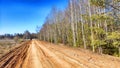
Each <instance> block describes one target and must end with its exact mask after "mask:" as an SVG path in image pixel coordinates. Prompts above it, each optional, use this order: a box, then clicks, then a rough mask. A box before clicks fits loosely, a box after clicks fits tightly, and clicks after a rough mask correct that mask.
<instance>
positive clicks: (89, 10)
mask: <svg viewBox="0 0 120 68" xmlns="http://www.w3.org/2000/svg"><path fill="white" fill-rule="evenodd" d="M119 7H120V1H119V0H69V1H68V6H67V7H66V9H65V10H59V9H58V8H56V7H53V8H52V10H51V12H50V13H49V14H48V16H47V17H46V20H45V22H44V24H43V26H42V28H41V29H40V30H39V32H38V33H37V35H38V38H39V39H40V40H44V41H49V42H51V43H63V44H67V45H70V46H74V47H81V48H84V49H90V50H92V51H93V52H99V53H104V54H109V55H115V56H119V55H120V8H119Z"/></svg>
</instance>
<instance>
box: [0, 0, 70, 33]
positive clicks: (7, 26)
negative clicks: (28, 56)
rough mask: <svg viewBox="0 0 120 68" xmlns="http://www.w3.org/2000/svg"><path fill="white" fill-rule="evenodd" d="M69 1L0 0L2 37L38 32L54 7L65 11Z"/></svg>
mask: <svg viewBox="0 0 120 68" xmlns="http://www.w3.org/2000/svg"><path fill="white" fill-rule="evenodd" d="M67 1H68V0H0V35H1V34H5V33H10V34H14V33H23V32H24V31H25V30H29V31H30V32H36V26H40V27H41V26H42V24H43V23H44V20H45V18H46V16H47V15H48V14H49V12H50V11H51V8H52V7H53V6H56V7H57V8H59V9H61V10H63V9H64V8H66V6H67Z"/></svg>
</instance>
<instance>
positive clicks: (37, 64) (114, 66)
mask: <svg viewBox="0 0 120 68" xmlns="http://www.w3.org/2000/svg"><path fill="white" fill-rule="evenodd" d="M0 68H120V59H119V58H117V57H112V56H108V55H99V54H96V53H92V52H90V51H88V50H83V49H77V48H71V47H66V46H63V45H55V44H51V43H47V42H43V41H38V40H31V41H27V42H25V43H23V44H21V45H19V46H18V47H16V48H14V49H13V50H11V51H10V52H8V53H7V54H5V55H4V56H2V57H1V58H0Z"/></svg>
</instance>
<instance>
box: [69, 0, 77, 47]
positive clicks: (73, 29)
mask: <svg viewBox="0 0 120 68" xmlns="http://www.w3.org/2000/svg"><path fill="white" fill-rule="evenodd" d="M72 3H73V2H72V0H70V12H71V29H72V34H73V46H75V47H76V39H75V28H74V22H73V5H72Z"/></svg>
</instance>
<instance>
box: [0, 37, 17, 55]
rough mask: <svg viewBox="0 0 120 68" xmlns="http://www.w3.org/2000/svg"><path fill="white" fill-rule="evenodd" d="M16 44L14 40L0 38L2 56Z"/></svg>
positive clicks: (0, 53)
mask: <svg viewBox="0 0 120 68" xmlns="http://www.w3.org/2000/svg"><path fill="white" fill-rule="evenodd" d="M14 46H15V42H14V40H8V39H7V40H0V57H1V56H3V55H4V54H6V53H7V52H9V51H10V50H11V49H12V48H13V47H14Z"/></svg>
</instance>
